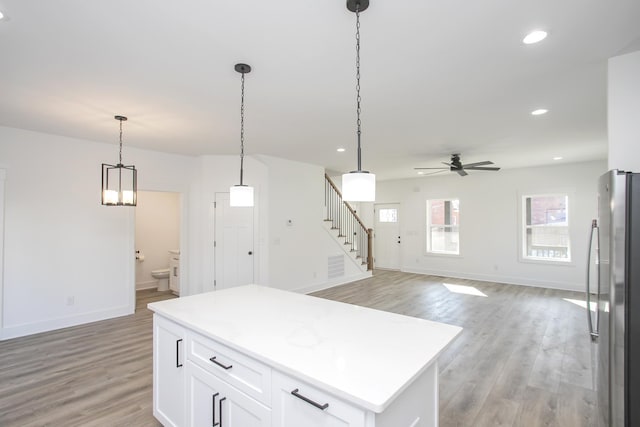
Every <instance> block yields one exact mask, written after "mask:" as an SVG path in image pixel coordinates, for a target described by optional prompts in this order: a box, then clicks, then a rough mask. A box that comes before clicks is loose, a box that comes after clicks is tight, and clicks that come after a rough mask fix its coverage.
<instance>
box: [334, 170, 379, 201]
mask: <svg viewBox="0 0 640 427" xmlns="http://www.w3.org/2000/svg"><path fill="white" fill-rule="evenodd" d="M342 199H343V200H345V201H347V202H374V201H375V200H376V175H375V174H373V173H369V172H366V171H355V172H349V173H345V174H344V175H342Z"/></svg>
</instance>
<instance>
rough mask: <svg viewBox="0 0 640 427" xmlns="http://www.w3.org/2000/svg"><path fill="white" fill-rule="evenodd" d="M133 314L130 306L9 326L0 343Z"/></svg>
mask: <svg viewBox="0 0 640 427" xmlns="http://www.w3.org/2000/svg"><path fill="white" fill-rule="evenodd" d="M129 314H133V310H131V309H130V307H129V306H123V307H117V308H112V309H108V310H100V311H94V312H91V313H84V314H80V315H75V316H67V317H59V318H57V319H48V320H45V321H43V322H37V323H27V324H22V325H18V326H9V327H7V328H3V329H2V330H0V341H4V340H8V339H11V338H18V337H24V336H27V335H32V334H37V333H40V332H49V331H53V330H56V329H62V328H68V327H70V326H78V325H83V324H85V323H90V322H97V321H98V320H106V319H111V318H114V317H121V316H127V315H129Z"/></svg>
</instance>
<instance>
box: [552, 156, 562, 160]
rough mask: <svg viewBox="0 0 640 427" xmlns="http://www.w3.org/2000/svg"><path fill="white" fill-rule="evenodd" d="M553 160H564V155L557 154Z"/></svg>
mask: <svg viewBox="0 0 640 427" xmlns="http://www.w3.org/2000/svg"><path fill="white" fill-rule="evenodd" d="M553 160H562V156H555V157H554V158H553Z"/></svg>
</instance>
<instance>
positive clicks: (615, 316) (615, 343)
mask: <svg viewBox="0 0 640 427" xmlns="http://www.w3.org/2000/svg"><path fill="white" fill-rule="evenodd" d="M591 244H592V247H591V248H590V250H589V257H590V260H589V261H590V262H589V265H590V271H593V269H594V267H593V266H594V265H595V270H596V272H595V274H591V280H589V279H590V277H589V274H588V275H587V303H588V305H587V307H588V308H589V307H591V303H595V306H596V307H597V310H591V309H587V313H588V324H589V332H590V336H591V340H592V342H593V346H594V347H593V349H594V355H595V357H594V366H593V368H594V374H595V385H596V390H597V393H598V411H599V417H600V420H599V422H600V423H601V425H603V426H607V427H608V426H614V427H618V426H624V427H632V426H640V174H637V173H635V174H634V173H629V172H622V171H618V170H612V171H609V172H608V173H606V174H605V175H603V176H601V177H600V180H599V186H598V220H594V221H593V224H592V236H591ZM594 276H595V277H594Z"/></svg>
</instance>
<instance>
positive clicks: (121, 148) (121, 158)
mask: <svg viewBox="0 0 640 427" xmlns="http://www.w3.org/2000/svg"><path fill="white" fill-rule="evenodd" d="M118 120H119V121H120V157H119V159H120V162H119V163H118V164H119V165H121V164H122V120H121V119H118Z"/></svg>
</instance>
